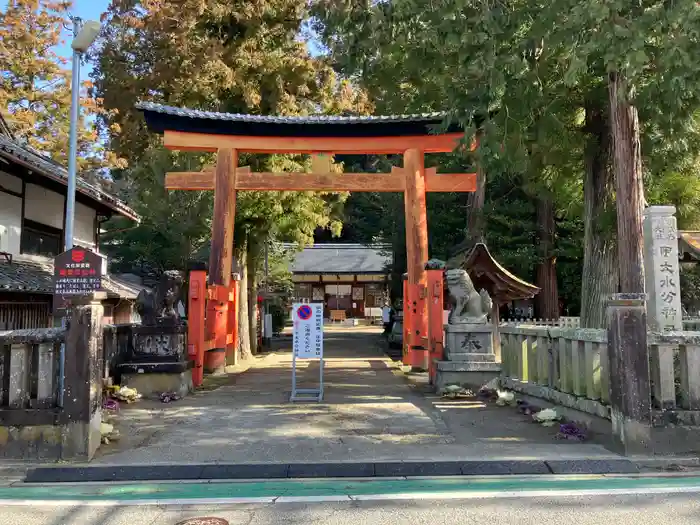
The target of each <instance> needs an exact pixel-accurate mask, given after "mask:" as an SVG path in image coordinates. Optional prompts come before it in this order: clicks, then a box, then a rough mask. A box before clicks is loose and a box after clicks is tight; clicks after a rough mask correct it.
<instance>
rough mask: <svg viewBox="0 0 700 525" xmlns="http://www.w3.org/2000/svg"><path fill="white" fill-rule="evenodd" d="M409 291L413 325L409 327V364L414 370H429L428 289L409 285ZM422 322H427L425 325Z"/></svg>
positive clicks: (417, 285)
mask: <svg viewBox="0 0 700 525" xmlns="http://www.w3.org/2000/svg"><path fill="white" fill-rule="evenodd" d="M408 290H409V292H408V295H409V297H410V298H411V305H410V309H411V325H410V326H409V327H408V341H409V345H410V350H409V363H408V364H410V365H411V366H412V367H413V368H417V369H420V370H428V358H429V346H428V330H427V326H428V323H427V318H428V312H427V304H426V303H427V288H426V286H425V285H423V284H420V283H419V284H411V283H409V284H408ZM421 320H425V321H426V322H425V323H423V322H421ZM424 327H425V328H424Z"/></svg>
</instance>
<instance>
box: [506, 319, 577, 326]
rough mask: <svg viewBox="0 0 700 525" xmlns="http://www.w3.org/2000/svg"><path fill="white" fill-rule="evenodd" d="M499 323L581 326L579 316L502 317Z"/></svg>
mask: <svg viewBox="0 0 700 525" xmlns="http://www.w3.org/2000/svg"><path fill="white" fill-rule="evenodd" d="M501 324H504V325H509V326H512V325H514V326H519V325H528V326H562V327H566V328H578V327H579V326H581V318H580V317H559V318H558V319H538V318H525V317H522V318H521V317H518V318H512V319H503V320H501Z"/></svg>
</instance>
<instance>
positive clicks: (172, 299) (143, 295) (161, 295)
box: [136, 271, 183, 326]
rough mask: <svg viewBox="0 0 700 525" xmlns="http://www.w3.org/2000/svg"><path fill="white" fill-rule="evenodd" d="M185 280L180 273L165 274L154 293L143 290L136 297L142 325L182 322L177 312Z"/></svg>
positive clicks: (168, 272) (177, 323) (169, 272)
mask: <svg viewBox="0 0 700 525" xmlns="http://www.w3.org/2000/svg"><path fill="white" fill-rule="evenodd" d="M182 283H183V279H182V276H181V275H180V273H179V272H176V271H167V272H163V276H162V277H161V279H160V281H159V282H158V285H157V286H156V288H155V290H154V291H150V290H141V291H140V292H139V295H138V296H137V297H136V311H137V312H138V314H139V315H140V316H141V324H143V325H145V326H155V325H156V324H166V325H179V324H180V322H181V320H180V316H179V315H178V313H177V311H176V310H175V303H176V302H177V300H178V298H179V297H180V293H181V290H182Z"/></svg>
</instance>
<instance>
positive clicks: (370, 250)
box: [290, 244, 391, 274]
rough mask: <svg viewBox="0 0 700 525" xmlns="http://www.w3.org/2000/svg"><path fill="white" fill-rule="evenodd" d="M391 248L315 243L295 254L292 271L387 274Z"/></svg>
mask: <svg viewBox="0 0 700 525" xmlns="http://www.w3.org/2000/svg"><path fill="white" fill-rule="evenodd" d="M388 250H389V248H387V247H385V246H364V245H361V244H316V245H314V246H310V247H307V248H304V250H302V251H301V252H299V253H297V254H296V256H295V257H294V262H293V263H292V264H291V267H290V271H291V272H292V273H307V274H308V273H317V274H321V273H325V274H328V273H330V274H334V273H337V274H350V273H352V274H362V273H382V274H383V273H388V268H389V265H390V264H391V255H389V254H388Z"/></svg>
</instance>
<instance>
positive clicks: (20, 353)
mask: <svg viewBox="0 0 700 525" xmlns="http://www.w3.org/2000/svg"><path fill="white" fill-rule="evenodd" d="M64 338H65V332H64V330H63V329H61V328H42V329H34V330H12V331H6V332H0V381H1V382H0V388H1V390H0V424H2V425H40V424H54V423H55V420H56V417H57V415H58V390H59V359H60V347H61V343H62V342H63V341H64Z"/></svg>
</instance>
